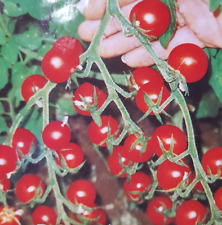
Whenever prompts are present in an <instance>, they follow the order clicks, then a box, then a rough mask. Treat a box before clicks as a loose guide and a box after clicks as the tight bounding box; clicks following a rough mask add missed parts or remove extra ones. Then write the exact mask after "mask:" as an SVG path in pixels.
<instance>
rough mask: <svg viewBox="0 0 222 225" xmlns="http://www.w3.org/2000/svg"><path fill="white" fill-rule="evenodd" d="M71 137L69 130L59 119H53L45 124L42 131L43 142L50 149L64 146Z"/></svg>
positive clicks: (59, 148)
mask: <svg viewBox="0 0 222 225" xmlns="http://www.w3.org/2000/svg"><path fill="white" fill-rule="evenodd" d="M70 139H71V131H70V129H69V127H68V126H67V125H66V124H63V122H61V121H53V122H51V123H49V124H47V125H46V126H45V128H44V130H43V132H42V140H43V142H44V144H45V145H46V146H47V147H48V148H50V149H51V150H61V149H63V148H66V147H67V145H68V144H69V142H70Z"/></svg>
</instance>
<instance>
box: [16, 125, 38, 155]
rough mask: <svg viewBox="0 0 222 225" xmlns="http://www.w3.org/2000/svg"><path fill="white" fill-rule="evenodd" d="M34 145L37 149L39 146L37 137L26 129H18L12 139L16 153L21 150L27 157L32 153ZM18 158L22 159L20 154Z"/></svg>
mask: <svg viewBox="0 0 222 225" xmlns="http://www.w3.org/2000/svg"><path fill="white" fill-rule="evenodd" d="M32 145H33V146H35V147H36V146H37V140H36V138H35V135H34V134H33V133H32V132H31V131H29V130H27V129H25V128H17V129H16V131H15V133H14V135H13V137H12V147H13V149H15V151H18V150H20V151H21V152H22V154H23V155H27V154H28V153H29V152H30V149H31V147H32ZM18 153H19V151H18ZM18 156H19V159H21V156H20V154H19V155H18Z"/></svg>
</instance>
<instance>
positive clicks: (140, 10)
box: [130, 0, 170, 38]
mask: <svg viewBox="0 0 222 225" xmlns="http://www.w3.org/2000/svg"><path fill="white" fill-rule="evenodd" d="M134 18H135V23H136V25H137V26H138V27H139V28H141V29H143V30H145V31H146V34H147V35H149V36H154V37H156V38H157V37H159V36H160V35H162V34H163V33H164V32H165V31H166V30H167V28H168V26H169V24H170V12H169V9H168V8H167V6H166V5H165V4H164V3H163V2H161V1H159V0H151V1H142V2H140V3H137V4H136V5H135V6H134V7H133V8H132V10H131V12H130V21H131V22H133V21H134Z"/></svg>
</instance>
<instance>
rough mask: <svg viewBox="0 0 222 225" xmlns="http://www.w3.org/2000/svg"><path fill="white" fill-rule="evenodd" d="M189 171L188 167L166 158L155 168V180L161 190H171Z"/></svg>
mask: <svg viewBox="0 0 222 225" xmlns="http://www.w3.org/2000/svg"><path fill="white" fill-rule="evenodd" d="M190 172H191V171H190V169H189V168H188V167H186V166H182V165H178V164H176V163H173V162H171V161H169V160H166V161H164V162H163V163H162V164H160V165H159V166H158V168H157V181H158V183H159V186H160V187H161V188H162V189H163V190H171V189H172V190H173V189H175V188H176V187H177V186H178V185H179V184H180V183H181V182H182V181H183V180H184V179H185V178H187V177H188V176H189V173H190Z"/></svg>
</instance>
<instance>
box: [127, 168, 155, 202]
mask: <svg viewBox="0 0 222 225" xmlns="http://www.w3.org/2000/svg"><path fill="white" fill-rule="evenodd" d="M151 184H152V179H151V178H150V177H149V176H148V175H147V174H146V173H144V172H136V173H134V174H133V175H132V176H131V179H130V181H129V182H128V180H127V179H126V180H125V182H124V185H123V190H124V193H125V195H126V197H127V198H128V199H129V200H131V201H135V202H138V203H140V202H142V201H143V197H142V196H141V195H146V194H148V192H149V190H150V188H151V187H150V186H151ZM132 192H136V193H132Z"/></svg>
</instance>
